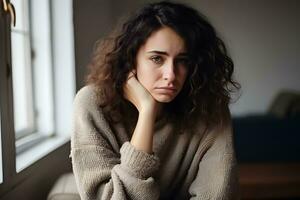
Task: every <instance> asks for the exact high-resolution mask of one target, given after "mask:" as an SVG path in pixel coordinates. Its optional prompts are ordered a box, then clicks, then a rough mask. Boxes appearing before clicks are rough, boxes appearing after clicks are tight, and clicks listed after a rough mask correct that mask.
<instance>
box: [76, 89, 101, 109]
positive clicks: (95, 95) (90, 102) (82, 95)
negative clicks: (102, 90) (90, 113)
mask: <svg viewBox="0 0 300 200" xmlns="http://www.w3.org/2000/svg"><path fill="white" fill-rule="evenodd" d="M99 103H100V95H99V92H98V90H97V88H96V86H93V85H86V86H84V87H83V88H81V89H80V90H79V91H78V92H77V94H76V96H75V98H74V107H75V109H76V108H77V109H78V108H81V109H89V110H90V109H95V108H98V107H99Z"/></svg>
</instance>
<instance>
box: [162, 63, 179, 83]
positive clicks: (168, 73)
mask: <svg viewBox="0 0 300 200" xmlns="http://www.w3.org/2000/svg"><path fill="white" fill-rule="evenodd" d="M175 77H176V75H175V67H174V64H173V63H170V64H167V65H165V66H164V68H163V79H164V80H167V81H168V82H173V81H174V80H175Z"/></svg>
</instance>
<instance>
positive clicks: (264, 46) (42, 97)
mask: <svg viewBox="0 0 300 200" xmlns="http://www.w3.org/2000/svg"><path fill="white" fill-rule="evenodd" d="M3 2H4V1H3ZM7 2H8V1H7ZM150 2H156V1H149V0H147V1H146V0H122V1H121V0H89V1H83V0H74V1H72V0H64V1H58V0H52V1H51V0H11V3H12V4H13V5H14V7H15V11H16V12H15V13H16V22H17V23H16V26H12V27H11V32H10V31H6V29H7V30H9V28H8V27H10V21H11V19H12V17H11V14H10V12H9V9H8V11H5V9H4V8H5V6H4V5H1V10H2V11H1V14H2V15H1V21H0V25H1V29H0V44H1V50H0V56H1V59H0V68H1V69H0V70H1V71H0V80H1V82H0V83H1V85H0V86H1V88H0V92H1V96H0V98H1V107H0V111H1V140H2V154H1V155H2V157H0V158H1V160H2V165H1V166H0V167H1V168H0V170H1V171H2V175H3V176H2V177H1V178H2V179H0V180H1V182H2V183H1V185H0V199H46V198H47V196H48V195H49V196H50V197H49V198H53V199H58V196H56V197H55V198H54V195H57V194H66V193H67V194H70V195H72V194H73V192H76V191H75V189H74V188H73V187H72V186H71V185H72V178H70V177H69V176H66V173H68V172H71V163H70V162H71V160H70V158H69V157H68V156H69V150H70V149H69V145H70V144H69V135H70V128H71V125H70V123H71V113H72V100H73V98H74V95H75V94H76V91H78V90H79V89H80V88H81V87H83V86H84V84H85V83H84V78H85V75H86V74H87V68H86V66H87V64H88V62H89V60H90V58H91V54H92V52H93V48H94V45H95V42H96V41H97V40H99V39H101V38H104V37H106V36H107V35H108V34H109V33H110V32H111V31H112V30H113V28H115V27H116V26H117V24H118V23H120V20H122V19H124V18H126V16H128V15H129V14H130V13H131V12H133V11H134V10H136V9H138V8H139V7H141V6H143V5H144V4H146V3H150ZM175 2H182V3H185V4H187V5H190V6H192V7H193V8H195V9H197V10H199V11H200V12H201V13H203V14H204V15H206V16H207V18H208V20H209V21H210V22H211V23H212V24H213V26H214V27H215V28H216V30H217V32H218V34H219V36H220V37H221V38H222V39H223V40H224V41H225V44H226V46H227V48H228V50H229V54H230V55H231V57H232V59H233V61H234V64H235V74H234V76H235V79H236V80H237V81H238V82H239V83H240V84H241V86H242V88H241V91H240V92H239V93H237V94H235V96H234V97H233V102H232V104H231V105H230V110H231V113H232V121H233V130H234V141H235V148H236V154H237V159H238V164H239V176H240V186H241V197H242V199H300V36H299V35H300V12H299V10H300V2H299V1H297V0H287V1H281V0H263V1H258V0H256V1H249V0H242V1H241V0H226V1H225V0H210V1H208V0H186V1H183V0H182V1H175ZM8 4H9V2H8ZM183 17H184V16H183ZM7 63H8V64H10V65H11V66H12V67H11V69H10V68H9V67H6V66H7ZM9 74H12V75H9ZM63 174H65V176H61V175H63ZM59 177H60V179H58V178H59ZM62 181H64V183H63V182H62ZM67 183H68V184H69V186H68V187H66V184H67ZM55 184H56V185H55ZM51 195H52V196H51ZM72 197H73V199H74V198H75V197H74V196H70V199H72Z"/></svg>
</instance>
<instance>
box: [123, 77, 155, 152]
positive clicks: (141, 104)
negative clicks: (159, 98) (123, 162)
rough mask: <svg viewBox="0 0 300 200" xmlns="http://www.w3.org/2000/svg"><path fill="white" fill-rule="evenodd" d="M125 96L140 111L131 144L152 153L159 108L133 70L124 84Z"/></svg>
mask: <svg viewBox="0 0 300 200" xmlns="http://www.w3.org/2000/svg"><path fill="white" fill-rule="evenodd" d="M124 93H125V98H126V99H127V100H128V101H130V102H131V103H133V104H134V105H135V107H136V108H137V110H138V111H139V117H138V121H137V124H136V127H135V130H134V132H133V135H132V138H131V141H130V142H131V144H132V145H133V146H134V147H135V148H136V149H138V150H141V151H145V152H147V153H152V146H153V127H154V122H155V118H156V115H157V110H158V106H159V105H158V102H156V101H155V100H154V99H153V97H152V96H151V94H150V93H149V92H148V91H147V90H146V89H145V88H144V87H143V86H142V85H141V84H140V82H139V81H138V80H137V78H136V76H135V74H134V73H133V72H131V73H129V75H128V80H127V84H126V85H125V86H124Z"/></svg>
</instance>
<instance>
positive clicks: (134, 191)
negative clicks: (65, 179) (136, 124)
mask: <svg viewBox="0 0 300 200" xmlns="http://www.w3.org/2000/svg"><path fill="white" fill-rule="evenodd" d="M96 98H97V97H96V95H95V92H94V90H93V87H92V86H88V87H85V88H83V89H81V90H80V91H79V92H78V94H77V95H76V97H75V100H74V114H73V117H74V119H73V126H74V128H73V132H72V139H71V157H72V166H73V172H74V175H75V179H76V183H77V187H78V191H79V194H80V196H81V199H83V200H87V199H88V200H89V199H105V200H108V199H145V200H147V199H149V200H152V199H158V198H159V188H158V186H157V184H156V182H155V180H154V179H153V177H152V176H153V174H154V173H155V172H156V171H157V169H158V166H159V158H158V157H157V156H155V155H152V154H149V153H147V152H144V151H140V150H138V149H136V148H135V147H134V146H133V145H132V144H131V143H130V142H125V143H124V144H123V145H122V146H121V147H120V146H119V144H118V142H117V139H116V135H115V134H114V133H113V132H112V130H111V129H110V125H109V124H108V123H107V121H106V120H105V118H104V116H103V113H102V110H101V108H99V107H98V106H97V103H96Z"/></svg>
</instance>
